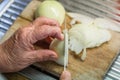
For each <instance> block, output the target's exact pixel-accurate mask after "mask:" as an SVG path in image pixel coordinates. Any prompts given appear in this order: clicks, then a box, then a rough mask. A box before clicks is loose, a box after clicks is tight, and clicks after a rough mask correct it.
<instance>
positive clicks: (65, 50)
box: [64, 18, 68, 71]
mask: <svg viewBox="0 0 120 80" xmlns="http://www.w3.org/2000/svg"><path fill="white" fill-rule="evenodd" d="M64 24H65V25H64V28H65V29H64V37H65V39H64V42H65V44H64V45H65V46H64V71H65V70H66V68H67V65H68V30H67V25H66V24H67V23H66V18H65V22H64Z"/></svg>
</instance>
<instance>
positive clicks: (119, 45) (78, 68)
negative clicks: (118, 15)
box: [1, 0, 120, 80]
mask: <svg viewBox="0 0 120 80" xmlns="http://www.w3.org/2000/svg"><path fill="white" fill-rule="evenodd" d="M39 3H41V2H40V1H37V0H33V1H31V3H30V4H29V5H28V6H27V7H26V9H25V10H24V11H23V12H22V13H21V15H20V17H19V18H17V20H16V21H15V23H14V24H13V25H12V26H11V28H10V30H8V32H7V33H6V35H5V36H4V38H3V39H2V40H1V41H2V42H4V41H5V40H6V39H8V38H9V37H10V36H11V35H12V34H13V33H14V32H15V31H16V30H17V29H18V28H19V27H22V26H24V25H27V24H29V23H30V22H31V21H33V20H34V18H33V17H34V11H35V9H36V7H37V6H38V5H39ZM67 21H68V22H67V27H69V28H70V25H69V21H70V18H67ZM110 32H111V34H112V39H111V40H110V41H109V42H106V43H104V44H102V45H101V46H100V47H97V48H93V49H87V58H86V60H85V61H81V60H80V57H79V56H78V57H76V56H74V55H73V52H69V65H68V68H67V69H68V70H69V71H70V72H71V74H72V79H73V80H103V76H104V74H105V72H106V70H107V68H108V66H109V65H110V63H111V61H112V60H113V58H114V57H115V56H116V55H117V52H118V51H119V49H120V33H117V32H114V31H110ZM34 65H35V66H37V67H39V68H41V69H43V70H47V72H50V73H53V74H55V75H60V74H61V72H62V71H63V66H60V65H58V64H56V63H55V62H51V61H47V62H41V63H35V64H34Z"/></svg>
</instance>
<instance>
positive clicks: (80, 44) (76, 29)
mask: <svg viewBox="0 0 120 80" xmlns="http://www.w3.org/2000/svg"><path fill="white" fill-rule="evenodd" d="M110 39H111V34H110V33H109V31H108V30H106V29H101V28H98V27H96V26H95V25H94V24H91V25H86V24H76V25H73V27H72V28H71V29H70V30H69V49H70V50H71V51H74V52H75V53H76V54H80V53H81V51H82V50H83V49H84V51H83V55H82V56H81V59H82V60H84V59H85V58H86V48H94V47H98V46H100V45H101V44H102V43H104V42H106V41H109V40H110Z"/></svg>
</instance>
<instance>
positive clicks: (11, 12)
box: [0, 0, 31, 39]
mask: <svg viewBox="0 0 120 80" xmlns="http://www.w3.org/2000/svg"><path fill="white" fill-rule="evenodd" d="M30 1H31V0H3V1H1V3H0V39H1V38H2V37H3V36H4V34H5V33H6V31H7V30H8V29H9V28H10V26H11V25H12V24H13V22H14V21H15V20H16V18H17V17H18V16H19V15H20V13H21V12H22V11H23V9H24V8H25V7H26V5H27V4H28V3H29V2H30Z"/></svg>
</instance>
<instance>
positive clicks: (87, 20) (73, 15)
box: [67, 12, 94, 25]
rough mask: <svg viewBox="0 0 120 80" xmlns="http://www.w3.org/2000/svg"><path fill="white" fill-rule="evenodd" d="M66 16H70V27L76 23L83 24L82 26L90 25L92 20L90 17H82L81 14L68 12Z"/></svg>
mask: <svg viewBox="0 0 120 80" xmlns="http://www.w3.org/2000/svg"><path fill="white" fill-rule="evenodd" d="M67 14H68V16H70V17H71V18H73V19H72V21H71V23H70V24H71V25H73V24H75V22H76V21H78V22H81V23H84V24H91V23H92V22H93V21H94V19H92V18H91V17H88V16H85V15H82V14H78V13H72V12H68V13H67Z"/></svg>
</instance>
